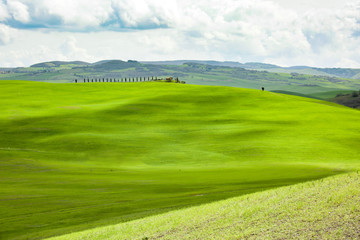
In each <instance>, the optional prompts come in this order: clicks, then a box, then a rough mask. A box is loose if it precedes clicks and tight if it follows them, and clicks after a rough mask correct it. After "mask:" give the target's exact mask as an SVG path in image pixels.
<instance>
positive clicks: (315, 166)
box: [0, 81, 360, 239]
mask: <svg viewBox="0 0 360 240" xmlns="http://www.w3.org/2000/svg"><path fill="white" fill-rule="evenodd" d="M0 93H1V96H2V98H1V99H0V105H1V106H2V108H1V109H0V134H1V138H0V164H1V165H0V180H1V181H0V200H1V204H0V216H1V222H0V238H4V239H32V238H43V237H47V236H54V235H60V234H64V233H68V232H71V231H79V230H83V229H89V228H93V227H98V226H102V225H109V224H114V223H119V222H123V221H128V220H133V219H137V218H141V217H144V216H149V215H154V214H158V213H161V212H166V211H170V210H174V209H180V208H184V207H188V206H191V205H199V204H203V203H208V202H212V201H217V200H221V199H226V198H229V197H234V196H239V195H244V194H248V193H252V192H257V191H262V190H266V189H271V188H275V187H279V186H285V185H291V184H295V183H299V182H304V181H309V180H314V179H319V178H323V177H326V176H330V175H335V174H339V173H342V172H344V171H349V170H352V169H358V168H359V157H358V156H359V155H360V149H359V148H358V143H359V140H360V134H359V133H360V130H359V129H360V121H359V118H360V112H359V111H357V110H352V109H349V108H346V107H342V106H339V105H336V104H333V103H327V102H323V101H319V100H314V99H307V98H301V97H296V96H288V95H282V94H277V93H271V92H262V91H258V90H250V89H238V88H229V87H210V86H193V85H184V84H166V83H156V82H144V83H94V84H49V83H39V82H19V81H1V82H0Z"/></svg>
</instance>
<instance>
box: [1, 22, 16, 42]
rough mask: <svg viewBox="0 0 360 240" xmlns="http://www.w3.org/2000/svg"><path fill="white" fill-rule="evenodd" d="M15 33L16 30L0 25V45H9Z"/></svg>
mask: <svg viewBox="0 0 360 240" xmlns="http://www.w3.org/2000/svg"><path fill="white" fill-rule="evenodd" d="M16 33H17V30H15V29H13V28H10V27H8V26H7V25H4V24H1V23H0V45H5V44H9V43H10V42H11V41H12V40H13V38H14V37H15V35H16Z"/></svg>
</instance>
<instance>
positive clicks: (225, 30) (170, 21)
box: [0, 0, 360, 68]
mask: <svg viewBox="0 0 360 240" xmlns="http://www.w3.org/2000/svg"><path fill="white" fill-rule="evenodd" d="M104 59H120V60H129V59H131V60H138V61H159V60H196V59H197V60H217V61H237V62H242V63H244V62H264V63H272V64H277V65H280V66H299V65H301V66H302V65H307V66H314V67H352V68H360V0H348V1H347V0H327V1H326V0H316V1H315V0H292V1H290V0H221V1H219V0H197V1H194V0H0V67H18V66H29V65H31V64H34V63H38V62H45V61H52V60H63V61H73V60H81V61H86V62H96V61H99V60H104Z"/></svg>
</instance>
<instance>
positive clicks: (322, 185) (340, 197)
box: [49, 173, 360, 240]
mask: <svg viewBox="0 0 360 240" xmlns="http://www.w3.org/2000/svg"><path fill="white" fill-rule="evenodd" d="M359 196H360V174H359V173H350V174H343V175H339V176H335V177H329V178H326V179H321V180H318V181H313V182H307V183H302V184H297V185H294V186H287V187H282V188H277V189H274V190H268V191H265V192H259V193H253V194H249V195H245V196H241V197H236V198H231V199H228V200H223V201H219V202H215V203H210V204H205V205H201V206H198V207H192V208H188V209H185V210H177V211H173V212H170V213H166V214H161V215H157V216H152V217H147V218H144V219H140V220H135V221H130V222H127V223H122V224H118V225H113V226H108V227H102V228H95V229H91V230H88V231H84V232H79V233H73V234H68V235H64V236H61V237H55V238H51V239H49V240H90V239H91V240H98V239H99V240H100V239H109V240H114V239H149V240H151V239H359V238H360V207H359V206H360V198H359Z"/></svg>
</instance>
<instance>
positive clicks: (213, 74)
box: [0, 60, 360, 98]
mask: <svg viewBox="0 0 360 240" xmlns="http://www.w3.org/2000/svg"><path fill="white" fill-rule="evenodd" d="M274 69H275V70H274ZM276 69H278V70H276ZM294 69H298V70H299V69H300V70H301V69H303V68H296V67H295V68H294ZM305 69H306V70H307V71H302V70H301V71H300V70H299V72H300V73H295V72H294V71H293V70H291V71H283V70H281V69H280V68H278V67H277V66H275V65H270V64H262V63H246V64H240V63H236V62H216V61H190V62H186V61H165V62H144V63H141V62H137V61H131V60H129V61H120V60H104V61H99V62H96V63H93V64H89V63H85V62H79V61H75V62H61V61H54V62H47V63H40V64H35V65H32V66H31V67H29V68H15V69H12V70H11V71H7V72H6V73H3V74H0V80H1V79H2V80H13V79H18V80H32V81H46V82H58V83H61V82H74V81H75V79H77V80H78V81H80V82H81V81H83V79H99V78H112V79H114V78H117V79H120V78H134V77H152V76H158V77H165V76H173V77H179V78H180V80H183V81H186V82H187V83H189V84H196V85H212V86H230V87H241V88H252V89H260V88H261V87H265V89H267V90H270V91H285V92H295V93H299V94H303V95H312V94H317V93H319V94H320V95H321V94H322V93H334V95H332V96H330V97H329V98H331V97H335V96H336V95H337V94H339V93H346V91H349V90H351V91H355V90H358V89H360V82H359V80H356V79H350V77H351V76H350V75H351V74H352V73H349V71H350V70H349V69H337V70H336V71H338V72H342V73H343V74H342V75H341V74H340V75H339V76H337V75H334V74H327V73H325V72H324V71H325V70H324V71H318V72H319V74H315V73H314V72H313V71H314V70H313V69H312V68H311V69H312V70H311V71H312V72H309V71H308V69H310V68H308V67H306V68H305ZM276 71H277V72H276ZM334 71H335V70H334ZM334 71H333V70H331V69H330V70H329V69H328V71H327V72H329V73H330V72H331V73H334ZM351 71H355V70H351ZM351 71H350V72H351ZM344 77H348V78H344ZM315 97H316V96H315Z"/></svg>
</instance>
